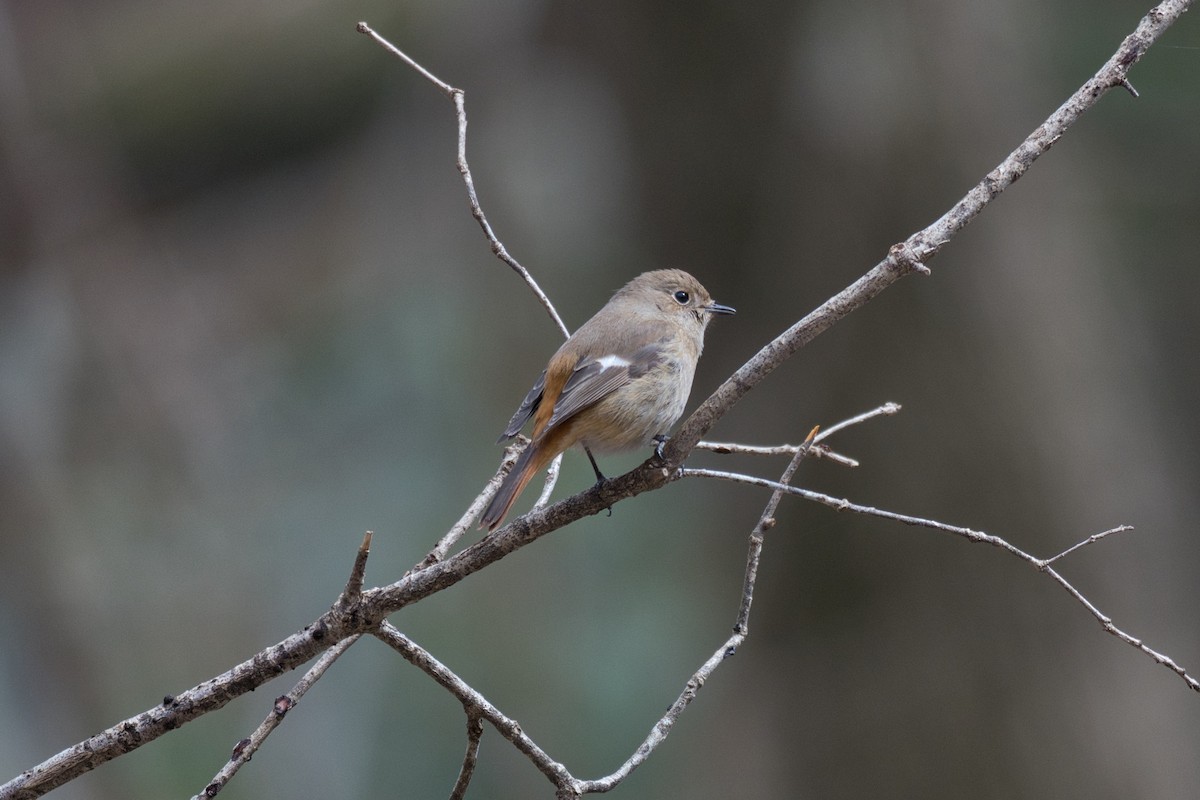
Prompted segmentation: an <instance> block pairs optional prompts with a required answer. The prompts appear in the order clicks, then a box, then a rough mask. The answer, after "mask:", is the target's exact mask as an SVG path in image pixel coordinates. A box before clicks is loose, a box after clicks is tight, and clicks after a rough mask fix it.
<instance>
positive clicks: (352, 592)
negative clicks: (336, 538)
mask: <svg viewBox="0 0 1200 800" xmlns="http://www.w3.org/2000/svg"><path fill="white" fill-rule="evenodd" d="M374 535H375V534H374V532H373V531H367V532H366V533H365V534H364V535H363V540H362V544H360V545H359V546H358V554H357V555H356V556H355V557H354V566H353V567H351V568H350V577H349V578H348V579H347V580H346V588H345V589H344V590H343V591H342V596H341V598H339V600H338V602H339V603H341V604H342V605H351V604H353V603H357V602H358V600H359V598H361V597H362V587H363V579H364V578H365V577H366V574H367V557H368V556H370V555H371V538H372V537H373V536H374Z"/></svg>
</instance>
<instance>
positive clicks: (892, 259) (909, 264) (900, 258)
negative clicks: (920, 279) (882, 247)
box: [887, 242, 933, 275]
mask: <svg viewBox="0 0 1200 800" xmlns="http://www.w3.org/2000/svg"><path fill="white" fill-rule="evenodd" d="M887 263H888V264H889V265H890V266H891V267H892V268H893V269H896V270H899V271H900V272H902V273H905V274H908V273H910V272H919V273H921V274H922V275H932V274H933V271H932V270H930V269H929V267H927V266H925V264H923V263H922V262H921V259H920V257H919V256H918V255H917V253H916V251H914V250H913V248H912V247H910V246H909V244H908V242H897V243H896V244H894V245H892V246H891V247H890V248H888V255H887Z"/></svg>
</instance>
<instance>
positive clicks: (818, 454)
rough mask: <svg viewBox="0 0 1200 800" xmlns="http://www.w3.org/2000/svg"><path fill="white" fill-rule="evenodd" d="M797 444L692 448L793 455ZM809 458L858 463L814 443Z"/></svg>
mask: <svg viewBox="0 0 1200 800" xmlns="http://www.w3.org/2000/svg"><path fill="white" fill-rule="evenodd" d="M800 447H801V446H800V445H798V444H775V445H760V444H739V443H737V442H708V441H699V442H696V446H695V447H694V448H693V449H694V450H707V451H709V452H710V453H717V454H719V455H731V454H735V453H736V454H738V455H748V456H794V455H796V451H798V450H799V449H800ZM808 457H809V458H824V459H828V460H829V461H832V462H834V463H835V464H841V465H842V466H845V467H857V466H858V465H859V464H858V462H857V461H856V460H854V459H853V458H850V457H849V456H845V455H842V454H841V453H837V452H834V451H833V450H830V449H829V448H828V447H827V446H825V445H822V444H814V445H813V446H812V447H810V448H809V449H808Z"/></svg>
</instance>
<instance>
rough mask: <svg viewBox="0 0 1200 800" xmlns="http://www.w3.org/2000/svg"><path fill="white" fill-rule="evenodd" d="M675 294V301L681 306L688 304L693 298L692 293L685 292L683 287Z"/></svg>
mask: <svg viewBox="0 0 1200 800" xmlns="http://www.w3.org/2000/svg"><path fill="white" fill-rule="evenodd" d="M673 296H674V298H675V302H676V303H679V305H681V306H686V305H687V304H688V300H691V299H692V296H691V295H690V294H688V293H687V292H685V291H684V290H683V289H680V290H679V291H678V292H676V293H675V294H674V295H673Z"/></svg>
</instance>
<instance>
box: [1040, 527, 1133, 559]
mask: <svg viewBox="0 0 1200 800" xmlns="http://www.w3.org/2000/svg"><path fill="white" fill-rule="evenodd" d="M1131 530H1133V526H1132V525H1118V526H1117V527H1115V528H1109V529H1108V530H1106V531H1101V532H1100V533H1093V534H1092V535H1091V536H1089V537H1088V538H1086V539H1084V540H1083V541H1082V542H1079V543H1077V544H1074V545H1072V546H1070V547H1068V548H1067V549H1066V550H1063V551H1062V552H1061V553H1059V554H1058V555H1056V556H1052V557H1051V558H1047V559H1046V562H1045V563H1046V564H1053V563H1054V562H1055V561H1058V560H1059V559H1060V558H1062V557H1064V556H1067V555H1070V554H1071V553H1074V552H1075V551H1076V550H1078V549H1079V548H1081V547H1087V546H1088V545H1089V544H1095V543H1096V542H1098V541H1100V540H1101V539H1103V538H1104V537H1106V536H1112V535H1113V534H1114V533H1125V532H1126V531H1131Z"/></svg>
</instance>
